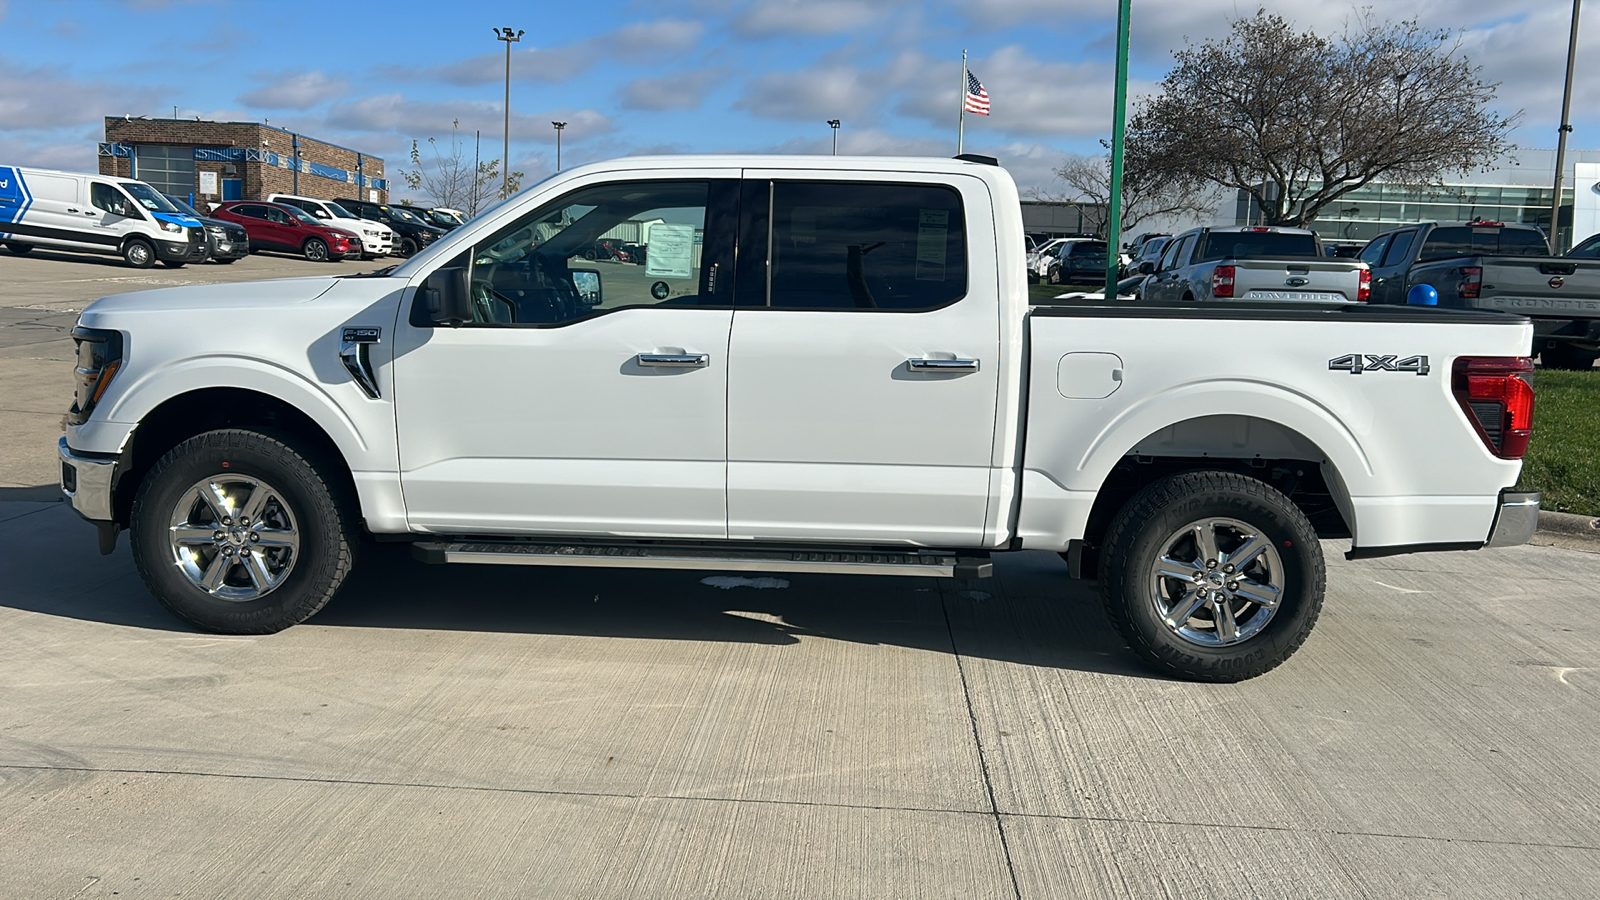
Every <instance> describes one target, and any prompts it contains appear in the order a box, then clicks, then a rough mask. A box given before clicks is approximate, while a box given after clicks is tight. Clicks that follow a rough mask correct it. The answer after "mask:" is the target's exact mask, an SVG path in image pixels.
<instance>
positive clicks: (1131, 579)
mask: <svg viewBox="0 0 1600 900" xmlns="http://www.w3.org/2000/svg"><path fill="white" fill-rule="evenodd" d="M1325 578H1326V575H1325V569H1324V564H1323V559H1322V547H1321V545H1320V544H1318V543H1317V534H1316V531H1315V529H1313V528H1312V527H1311V523H1310V521H1308V520H1307V519H1306V517H1305V514H1304V513H1302V512H1301V511H1300V509H1299V507H1297V506H1295V505H1294V503H1292V502H1291V501H1290V500H1289V498H1288V497H1285V496H1284V495H1283V494H1281V493H1279V492H1278V491H1276V490H1274V489H1273V488H1272V487H1271V486H1269V485H1267V484H1265V483H1263V482H1261V481H1257V480H1256V479H1254V478H1246V477H1244V476H1242V475H1235V474H1232V473H1226V472H1185V473H1182V474H1178V475H1172V476H1169V477H1167V478H1163V479H1161V480H1160V481H1157V482H1155V483H1154V484H1151V485H1149V486H1148V487H1146V488H1145V489H1144V490H1142V491H1140V492H1139V493H1138V495H1136V496H1135V497H1134V498H1133V499H1132V500H1131V501H1129V502H1128V505H1127V506H1125V507H1123V509H1122V511H1121V512H1119V513H1118V514H1117V516H1116V518H1115V519H1114V520H1113V522H1112V524H1111V529H1110V531H1109V532H1108V534H1107V536H1106V543H1105V556H1104V561H1103V564H1102V567H1101V598H1102V599H1103V601H1104V602H1105V607H1106V613H1107V615H1108V616H1109V617H1110V619H1111V622H1112V624H1113V625H1115V626H1116V628H1117V630H1118V631H1119V632H1121V634H1122V636H1123V638H1124V639H1126V640H1127V642H1128V645H1129V646H1130V647H1131V648H1132V649H1133V651H1134V652H1135V653H1137V654H1138V655H1139V656H1141V657H1143V658H1144V659H1145V660H1146V661H1147V662H1149V663H1151V664H1152V665H1153V666H1155V667H1156V668H1157V669H1160V670H1161V671H1164V672H1167V673H1169V674H1171V675H1176V676H1178V677H1180V678H1187V679H1191V680H1194V681H1215V682H1229V681H1242V680H1244V679H1246V678H1254V677H1255V676H1257V675H1260V674H1262V673H1264V672H1267V671H1270V670H1271V669H1273V668H1275V667H1276V666H1278V665H1279V664H1280V663H1282V662H1283V661H1284V660H1286V659H1288V658H1289V657H1290V656H1291V655H1293V654H1294V652H1295V651H1296V650H1298V649H1299V648H1300V645H1301V644H1302V643H1304V642H1305V640H1306V637H1307V636H1308V635H1309V634H1310V633H1311V629H1312V626H1314V625H1315V624H1316V622H1317V616H1318V615H1319V614H1320V612H1321V610H1322V596H1323V589H1324V584H1325Z"/></svg>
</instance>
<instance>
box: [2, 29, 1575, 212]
mask: <svg viewBox="0 0 1600 900" xmlns="http://www.w3.org/2000/svg"><path fill="white" fill-rule="evenodd" d="M1262 5H1264V6H1266V7H1267V8H1268V9H1270V10H1273V11H1276V12H1279V13H1280V14H1282V15H1285V16H1286V17H1288V18H1290V19H1292V20H1294V21H1296V22H1297V23H1298V24H1301V25H1304V26H1309V27H1314V28H1316V29H1317V30H1319V31H1322V32H1325V33H1331V32H1336V31H1337V30H1339V29H1340V28H1341V27H1342V26H1343V25H1344V23H1346V22H1347V21H1349V20H1351V19H1352V18H1353V17H1355V16H1357V15H1359V12H1358V9H1357V7H1356V6H1355V5H1340V4H1336V3H1305V2H1283V0H1266V2H1264V3H1263V4H1262ZM335 6H336V4H331V3H327V2H316V3H309V2H299V0H276V2H273V3H270V4H268V3H265V2H260V0H233V2H213V0H120V2H119V0H55V2H51V0H0V37H3V40H0V163H10V164H32V165H41V166H49V167H54V168H65V169H92V168H93V167H94V164H95V161H94V143H95V141H97V140H99V139H101V137H102V134H101V131H102V125H101V117H102V116H104V115H122V114H132V115H148V116H152V117H157V116H171V115H172V111H173V107H174V106H176V107H177V109H178V114H179V115H180V116H184V117H193V116H200V117H203V118H206V119H220V120H256V121H259V120H262V119H267V120H269V121H270V122H271V124H273V125H278V126H282V127H285V128H289V129H292V130H296V131H301V132H304V133H306V134H309V135H312V136H314V137H318V138H322V139H325V140H330V141H333V142H335V143H339V144H344V145H346V146H349V147H352V148H355V149H359V150H363V151H366V152H369V153H373V154H377V155H380V156H383V157H384V158H385V160H386V163H387V165H388V170H389V174H390V177H391V181H393V182H395V183H396V184H398V182H399V179H398V171H397V170H398V169H400V168H403V167H406V166H408V165H409V162H408V160H406V158H405V155H406V152H407V150H408V149H409V147H410V145H411V141H412V139H414V138H415V139H420V140H424V141H425V140H426V139H427V138H429V137H436V138H439V139H440V140H441V141H445V140H448V137H449V135H450V131H451V123H452V120H459V122H460V129H461V131H460V133H461V134H462V135H463V136H465V137H466V138H467V139H468V140H470V138H471V135H472V133H473V131H474V130H475V129H479V130H481V131H482V135H483V152H484V155H485V156H486V157H495V156H498V155H499V148H500V141H501V124H500V123H501V116H502V107H501V103H502V92H503V90H504V85H503V81H502V79H503V77H504V65H505V58H504V47H505V45H504V44H502V43H500V42H497V41H496V40H495V37H494V34H493V32H492V31H491V29H492V27H493V26H497V25H500V26H511V27H513V28H518V29H523V30H524V31H526V34H524V35H523V38H522V42H521V43H520V44H517V45H515V48H514V50H513V56H512V85H511V109H512V127H511V138H512V144H511V158H512V160H513V168H515V169H520V170H522V171H524V172H526V173H527V175H528V177H529V179H530V180H534V179H537V178H539V177H541V176H543V175H544V174H546V173H548V172H549V171H550V170H551V169H553V168H554V163H555V160H554V156H555V154H554V131H553V129H552V128H551V126H550V122H551V120H561V121H566V122H568V123H569V124H568V126H567V129H566V132H565V136H564V139H563V163H564V164H565V165H568V166H570V165H574V164H578V163H582V162H586V161H590V160H595V159H605V158H609V157H614V156H621V155H628V154H637V153H648V152H714V151H750V152H803V153H818V152H820V153H826V152H828V146H829V129H828V126H827V125H826V124H825V120H827V119H830V118H839V119H842V120H843V123H844V124H843V127H842V128H841V130H840V135H839V138H840V152H841V153H846V152H850V153H872V154H877V153H915V154H934V155H941V156H942V155H950V154H952V153H954V152H955V113H956V99H957V86H958V82H959V77H960V59H961V51H962V48H963V47H965V48H967V49H968V50H969V52H970V55H971V65H972V69H973V71H974V73H975V74H977V75H978V77H979V78H981V79H982V80H983V81H984V84H985V85H986V87H987V88H988V90H989V93H990V96H991V98H992V101H993V108H994V115H993V116H992V117H990V118H989V119H983V118H981V117H969V118H968V129H967V149H968V150H969V151H974V152H983V153H991V154H994V155H996V156H999V157H1000V158H1001V159H1002V161H1003V162H1005V163H1006V164H1007V166H1008V167H1009V168H1011V169H1012V171H1013V173H1014V174H1015V175H1016V176H1017V179H1018V181H1019V182H1020V183H1022V184H1023V185H1024V186H1025V187H1026V186H1029V185H1039V186H1046V185H1047V183H1048V181H1049V179H1050V175H1049V171H1050V168H1051V167H1052V166H1054V165H1057V164H1059V162H1060V160H1061V158H1062V156H1063V155H1064V154H1068V153H1094V152H1096V151H1097V147H1098V143H1097V142H1098V140H1099V139H1100V138H1101V137H1104V136H1106V135H1107V134H1108V132H1109V128H1110V117H1111V79H1112V64H1113V54H1114V49H1113V45H1114V33H1115V27H1116V23H1115V15H1116V4H1115V2H1114V0H1094V2H1089V0H967V2H962V3H956V2H935V0H925V2H901V0H871V2H865V0H810V2H804V3H801V2H794V0H660V2H650V3H645V2H628V0H618V2H607V0H593V2H587V3H567V4H547V3H529V2H526V0H523V2H470V0H469V2H450V0H429V2H416V0H386V2H384V3H383V4H381V10H380V8H379V7H376V6H373V5H371V4H359V3H346V4H337V6H338V7H339V8H341V9H342V10H344V12H341V13H340V15H339V16H338V17H337V18H335V17H332V16H330V14H329V13H330V10H332V9H334V8H335ZM1133 6H1134V19H1133V23H1134V43H1133V48H1134V67H1133V90H1134V92H1135V94H1138V93H1140V92H1142V91H1146V90H1149V89H1150V88H1151V87H1152V86H1153V85H1154V83H1155V82H1156V81H1158V80H1159V79H1160V77H1161V75H1162V73H1163V72H1164V71H1165V69H1166V67H1167V64H1168V62H1169V60H1170V51H1171V50H1172V49H1173V48H1174V47H1179V46H1182V44H1183V41H1184V39H1185V38H1189V39H1195V40H1199V39H1204V38H1206V37H1212V36H1216V35H1219V34H1221V33H1222V32H1223V31H1225V29H1226V27H1227V22H1228V20H1229V19H1230V18H1233V17H1235V16H1238V15H1241V14H1244V15H1247V14H1249V13H1251V12H1253V11H1254V9H1255V7H1256V4H1255V3H1249V2H1234V0H1134V4H1133ZM363 9H366V10H370V11H369V12H366V13H362V12H359V11H360V10H363ZM246 11H248V12H246ZM1382 14H1383V15H1385V16H1389V17H1392V18H1402V17H1407V16H1413V15H1414V16H1417V17H1419V18H1420V19H1421V20H1422V21H1423V22H1424V23H1426V24H1429V25H1435V26H1440V27H1446V28H1450V29H1453V30H1456V31H1459V32H1460V33H1461V38H1462V44H1463V50H1464V51H1465V52H1467V53H1469V54H1470V55H1471V56H1472V57H1473V59H1474V60H1475V61H1476V62H1478V63H1480V64H1482V65H1483V66H1484V69H1485V73H1486V75H1488V76H1489V77H1490V78H1492V79H1494V80H1499V81H1502V82H1503V87H1502V89H1501V95H1500V101H1499V103H1498V104H1497V105H1498V106H1499V107H1500V108H1501V109H1502V110H1503V111H1505V112H1508V113H1510V112H1516V111H1517V110H1522V111H1523V120H1522V126H1521V127H1520V128H1519V130H1518V132H1517V133H1516V134H1515V136H1514V137H1515V139H1516V141H1517V142H1518V143H1519V144H1521V145H1522V146H1524V147H1549V146H1553V144H1554V135H1555V122H1556V119H1557V117H1558V114H1559V106H1560V79H1561V75H1562V72H1561V68H1562V66H1563V65H1564V54H1565V49H1566V40H1565V39H1566V28H1567V22H1568V18H1569V16H1570V14H1571V7H1570V5H1567V4H1566V3H1565V2H1564V0H1501V2H1497V3H1494V4H1492V5H1491V4H1487V3H1481V2H1474V0H1393V2H1390V3H1387V4H1385V5H1384V6H1383V7H1382ZM1597 20H1600V16H1591V17H1589V20H1588V22H1587V23H1586V25H1587V27H1586V28H1585V30H1584V34H1583V36H1582V39H1581V42H1582V46H1583V48H1584V49H1585V50H1587V51H1588V53H1589V56H1590V57H1594V58H1600V54H1597V53H1595V52H1594V49H1591V48H1596V47H1597V46H1600V45H1597V43H1596V41H1597V40H1600V21H1597ZM1582 66H1583V57H1582V55H1580V71H1579V77H1578V81H1579V85H1580V91H1579V93H1578V96H1576V97H1575V99H1574V124H1575V126H1576V131H1575V133H1574V135H1573V137H1572V145H1573V146H1576V147H1585V148H1595V147H1600V74H1597V73H1594V72H1592V71H1591V72H1587V73H1586V72H1585V71H1584V70H1583V68H1582ZM1586 76H1587V77H1586ZM469 153H470V150H469ZM402 195H403V194H402Z"/></svg>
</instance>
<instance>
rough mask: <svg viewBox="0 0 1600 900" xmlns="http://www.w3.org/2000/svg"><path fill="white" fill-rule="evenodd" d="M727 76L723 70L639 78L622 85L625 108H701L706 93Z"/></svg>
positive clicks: (705, 70)
mask: <svg viewBox="0 0 1600 900" xmlns="http://www.w3.org/2000/svg"><path fill="white" fill-rule="evenodd" d="M726 77H727V72H725V71H723V70H721V69H698V70H691V71H687V72H668V73H667V74H665V75H656V76H651V77H646V78H636V79H634V80H633V81H630V82H628V83H627V84H625V85H623V86H622V92H621V96H622V108H623V109H641V110H663V109H698V108H699V107H700V104H701V103H702V102H703V101H704V100H705V96H706V94H707V93H709V92H710V91H712V90H714V89H715V88H716V87H717V85H718V83H719V82H721V81H722V80H723V79H725V78H726Z"/></svg>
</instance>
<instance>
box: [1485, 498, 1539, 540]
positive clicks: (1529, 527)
mask: <svg viewBox="0 0 1600 900" xmlns="http://www.w3.org/2000/svg"><path fill="white" fill-rule="evenodd" d="M1538 530H1539V492H1538V491H1501V492H1500V511H1499V512H1498V513H1496V514H1495V517H1494V527H1493V528H1491V529H1489V543H1488V544H1486V545H1485V546H1489V547H1515V546H1517V545H1518V544H1526V543H1527V542H1528V540H1529V539H1530V538H1532V537H1533V533H1534V532H1535V531H1538Z"/></svg>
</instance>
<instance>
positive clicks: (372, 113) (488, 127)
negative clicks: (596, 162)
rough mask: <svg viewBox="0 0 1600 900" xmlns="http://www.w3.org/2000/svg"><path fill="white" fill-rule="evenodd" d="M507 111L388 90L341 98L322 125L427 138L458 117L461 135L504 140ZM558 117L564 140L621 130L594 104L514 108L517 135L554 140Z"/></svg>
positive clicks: (518, 138)
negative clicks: (476, 133) (528, 110)
mask: <svg viewBox="0 0 1600 900" xmlns="http://www.w3.org/2000/svg"><path fill="white" fill-rule="evenodd" d="M502 115H503V112H502V110H501V108H500V105H499V104H497V103H491V102H488V101H483V100H456V101H424V100H409V99H407V98H406V97H405V96H404V95H403V94H384V95H381V96H377V97H367V98H363V99H361V100H353V101H348V102H344V103H336V104H334V105H333V106H332V107H331V108H329V110H328V112H327V115H326V116H325V117H324V119H323V121H322V123H321V124H322V126H326V127H330V128H334V129H341V130H344V131H348V132H367V133H390V134H395V135H399V136H401V137H403V138H405V139H407V140H410V139H412V138H415V139H418V140H427V139H428V138H429V137H442V136H447V135H449V134H450V127H451V122H452V121H456V122H459V125H458V126H457V134H459V135H464V136H468V138H467V139H470V136H471V135H472V133H473V132H474V131H481V132H482V133H483V136H484V137H485V138H486V139H488V138H490V137H491V136H492V138H493V139H494V140H495V141H498V139H499V138H500V137H501V133H502V130H503V128H504V125H503V119H502ZM552 120H554V121H563V122H566V123H567V130H566V133H565V135H564V136H563V142H564V143H574V142H579V141H584V140H588V139H590V138H593V137H595V136H597V135H602V134H609V133H611V132H612V131H614V130H615V124H614V123H613V121H612V119H611V117H610V116H607V115H605V114H603V113H600V112H597V111H595V110H592V109H577V110H574V109H564V108H558V109H551V110H545V111H542V112H539V113H526V112H518V111H517V110H516V109H515V108H513V110H512V113H511V139H512V140H513V141H538V142H541V143H550V144H554V143H555V139H556V138H555V129H554V128H553V127H552V126H551V124H550V122H551V121H552ZM319 127H320V126H319ZM307 130H308V131H309V132H310V133H312V134H317V133H318V132H317V131H315V130H312V129H310V128H308V129H307Z"/></svg>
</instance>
